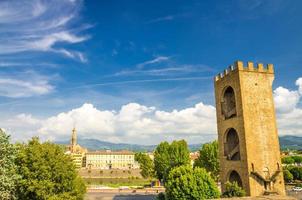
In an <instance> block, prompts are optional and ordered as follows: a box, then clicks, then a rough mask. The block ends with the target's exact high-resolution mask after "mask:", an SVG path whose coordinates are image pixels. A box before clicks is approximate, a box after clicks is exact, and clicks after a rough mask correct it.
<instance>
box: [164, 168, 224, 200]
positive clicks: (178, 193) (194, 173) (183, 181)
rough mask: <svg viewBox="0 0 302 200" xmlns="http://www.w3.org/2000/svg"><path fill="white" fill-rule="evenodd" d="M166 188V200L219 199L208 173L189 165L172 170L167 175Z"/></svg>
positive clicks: (213, 182) (216, 189)
mask: <svg viewBox="0 0 302 200" xmlns="http://www.w3.org/2000/svg"><path fill="white" fill-rule="evenodd" d="M165 186H166V199H168V200H174V199H177V200H187V199H190V200H197V199H212V198H218V197H219V191H218V188H217V186H216V184H215V181H214V180H213V179H212V177H211V176H210V175H209V173H208V172H207V171H206V170H205V169H203V168H199V167H196V168H194V169H192V167H191V166H190V165H183V166H180V167H176V168H173V169H172V170H171V171H170V172H169V175H168V178H167V182H166V184H165Z"/></svg>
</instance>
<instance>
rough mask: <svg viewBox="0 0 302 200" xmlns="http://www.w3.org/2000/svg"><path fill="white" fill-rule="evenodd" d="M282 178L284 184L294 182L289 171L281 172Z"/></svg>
mask: <svg viewBox="0 0 302 200" xmlns="http://www.w3.org/2000/svg"><path fill="white" fill-rule="evenodd" d="M283 176H284V181H285V182H286V183H290V182H292V181H293V180H294V176H293V175H292V173H290V171H289V170H286V169H285V170H283Z"/></svg>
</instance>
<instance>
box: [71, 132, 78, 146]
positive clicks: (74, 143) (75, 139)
mask: <svg viewBox="0 0 302 200" xmlns="http://www.w3.org/2000/svg"><path fill="white" fill-rule="evenodd" d="M71 145H72V146H75V145H77V131H76V129H75V128H73V129H72V137H71Z"/></svg>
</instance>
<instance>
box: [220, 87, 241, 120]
mask: <svg viewBox="0 0 302 200" xmlns="http://www.w3.org/2000/svg"><path fill="white" fill-rule="evenodd" d="M221 112H222V115H223V116H224V118H225V119H229V118H232V117H235V116H236V115H237V112H236V99H235V93H234V90H233V88H232V87H230V86H229V87H227V89H226V90H225V91H224V94H223V98H222V101H221Z"/></svg>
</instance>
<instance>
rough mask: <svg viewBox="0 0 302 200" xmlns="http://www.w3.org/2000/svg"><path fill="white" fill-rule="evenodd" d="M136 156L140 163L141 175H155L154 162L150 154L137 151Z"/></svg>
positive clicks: (149, 176) (148, 176) (150, 176)
mask: <svg viewBox="0 0 302 200" xmlns="http://www.w3.org/2000/svg"><path fill="white" fill-rule="evenodd" d="M134 158H135V160H136V161H137V162H138V163H139V165H140V169H141V175H142V176H143V177H144V178H152V177H154V164H153V161H152V160H151V158H150V157H149V156H148V155H146V154H144V153H136V154H135V156H134Z"/></svg>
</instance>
